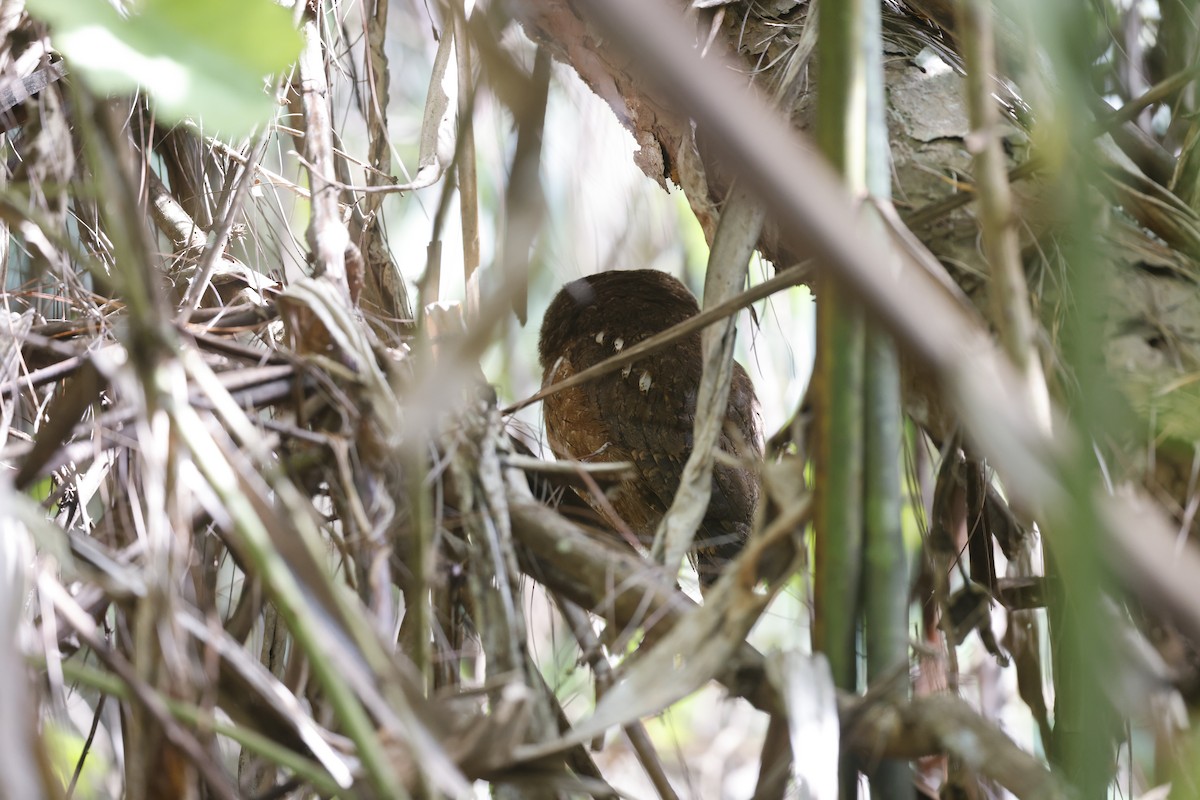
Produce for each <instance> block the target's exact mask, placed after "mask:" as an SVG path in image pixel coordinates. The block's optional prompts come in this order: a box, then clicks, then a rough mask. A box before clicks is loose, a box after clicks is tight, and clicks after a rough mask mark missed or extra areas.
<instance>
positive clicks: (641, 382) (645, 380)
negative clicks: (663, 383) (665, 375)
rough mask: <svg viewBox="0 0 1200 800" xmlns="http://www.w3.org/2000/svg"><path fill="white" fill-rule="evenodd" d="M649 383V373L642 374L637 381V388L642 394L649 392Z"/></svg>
mask: <svg viewBox="0 0 1200 800" xmlns="http://www.w3.org/2000/svg"><path fill="white" fill-rule="evenodd" d="M650 383H651V381H650V373H649V372H643V373H642V377H641V378H639V379H638V388H639V389H641V390H642V391H643V392H648V391H650Z"/></svg>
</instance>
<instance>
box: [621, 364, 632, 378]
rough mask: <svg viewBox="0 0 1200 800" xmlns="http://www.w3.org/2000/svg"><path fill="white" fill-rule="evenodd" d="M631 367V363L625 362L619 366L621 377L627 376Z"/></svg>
mask: <svg viewBox="0 0 1200 800" xmlns="http://www.w3.org/2000/svg"><path fill="white" fill-rule="evenodd" d="M632 369H633V364H626V365H625V366H623V367H621V377H622V378H628V377H629V373H630V371H631V370H632Z"/></svg>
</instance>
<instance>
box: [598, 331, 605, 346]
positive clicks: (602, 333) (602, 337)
mask: <svg viewBox="0 0 1200 800" xmlns="http://www.w3.org/2000/svg"><path fill="white" fill-rule="evenodd" d="M596 344H604V331H600V332H599V333H597V334H596Z"/></svg>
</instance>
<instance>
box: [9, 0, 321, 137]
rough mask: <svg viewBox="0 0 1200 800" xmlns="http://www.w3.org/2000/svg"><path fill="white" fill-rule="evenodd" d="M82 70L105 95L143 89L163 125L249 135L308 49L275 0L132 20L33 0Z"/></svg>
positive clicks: (205, 0) (169, 1)
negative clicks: (189, 124) (280, 77)
mask: <svg viewBox="0 0 1200 800" xmlns="http://www.w3.org/2000/svg"><path fill="white" fill-rule="evenodd" d="M28 8H29V11H30V13H32V14H34V15H36V16H37V17H40V18H41V19H43V20H45V21H46V22H47V23H49V24H50V26H51V29H52V31H53V36H52V39H53V42H54V46H55V47H56V48H57V49H58V50H59V51H60V52H61V53H62V54H63V55H64V56H66V57H67V59H68V61H69V62H70V65H71V69H72V72H73V74H76V75H79V76H80V77H82V78H83V80H84V81H85V82H86V83H87V84H88V86H89V87H91V89H92V90H93V91H95V92H97V93H99V94H117V93H125V92H132V91H135V90H137V89H141V90H142V91H144V92H145V93H146V94H147V95H148V96H149V97H150V98H151V99H152V101H153V103H154V107H155V111H156V113H157V114H158V115H159V117H160V119H163V120H165V121H168V122H177V121H179V120H182V119H184V118H187V117H191V118H193V119H197V120H199V121H202V122H203V124H204V126H205V127H206V128H207V129H208V132H211V133H214V134H215V133H216V132H218V131H220V132H221V133H222V134H223V135H225V136H238V135H242V134H245V133H248V132H249V131H250V130H251V129H252V128H253V127H254V126H255V125H259V124H261V123H263V122H266V121H267V120H269V119H270V118H271V116H272V114H273V112H274V110H275V103H274V100H273V98H272V97H271V96H270V95H268V93H267V91H266V85H265V83H264V79H265V78H266V76H268V75H270V74H272V73H276V72H279V71H281V70H283V69H286V68H287V67H288V66H289V65H290V64H291V63H292V62H293V61H294V60H295V59H296V56H297V55H298V54H299V52H300V46H301V44H302V42H301V38H300V34H299V32H297V31H296V29H295V28H294V27H293V26H292V18H291V12H289V11H288V10H286V9H284V8H281V7H280V6H278V5H276V4H275V3H273V2H272V1H271V0H145V2H142V3H141V4H139V6H138V7H137V9H136V11H135V13H134V14H132V15H130V16H128V17H123V16H121V15H120V14H119V13H118V12H117V11H116V9H114V8H113V6H112V5H111V4H110V3H109V2H108V1H107V0H29V2H28Z"/></svg>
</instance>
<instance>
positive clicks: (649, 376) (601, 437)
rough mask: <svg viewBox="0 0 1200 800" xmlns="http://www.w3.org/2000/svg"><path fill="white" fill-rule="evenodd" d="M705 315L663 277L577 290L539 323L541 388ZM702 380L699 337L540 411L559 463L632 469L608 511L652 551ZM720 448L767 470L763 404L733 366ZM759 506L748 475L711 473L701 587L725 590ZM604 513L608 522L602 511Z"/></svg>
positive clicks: (700, 552) (700, 549)
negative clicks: (727, 571)
mask: <svg viewBox="0 0 1200 800" xmlns="http://www.w3.org/2000/svg"><path fill="white" fill-rule="evenodd" d="M699 311H700V308H699V306H698V305H697V304H696V298H695V297H693V296H692V294H691V293H690V292H689V291H688V290H687V288H685V287H684V285H683V284H682V283H680V282H679V281H677V280H675V279H674V278H672V277H671V276H670V275H667V274H665V273H662V272H658V271H656V270H649V269H642V270H630V271H618V272H604V273H601V274H598V275H590V276H588V277H586V278H582V279H580V280H577V281H572V282H571V283H568V284H567V285H566V286H564V287H563V288H562V289H561V290H560V291H559V293H558V295H557V296H556V297H555V298H554V301H553V302H552V303H551V304H550V308H549V309H548V310H547V311H546V316H545V318H544V319H543V321H542V330H541V338H540V341H539V343H538V353H539V358H540V362H541V365H542V384H543V386H548V385H550V384H552V383H556V382H558V381H561V380H565V379H566V378H569V377H570V376H571V375H574V374H575V373H576V372H580V371H582V370H584V369H587V368H588V367H590V366H592V365H594V364H598V363H600V362H601V361H604V360H605V359H607V358H609V357H611V356H612V355H614V354H615V353H619V352H620V351H621V350H622V349H623V348H626V347H631V346H633V345H635V344H637V343H638V342H640V341H642V340H643V339H647V338H649V337H651V336H653V335H654V334H656V333H659V332H661V331H664V330H666V329H667V328H670V327H671V326H673V325H676V324H678V323H680V322H682V321H683V320H685V319H687V318H688V317H691V316H693V315H695V314H697V313H699ZM700 370H701V351H700V334H699V333H694V334H691V335H690V336H687V337H684V338H683V339H680V340H678V341H675V342H673V343H671V344H669V345H667V346H665V347H663V348H660V349H658V350H656V351H654V352H653V353H651V354H649V355H647V356H645V357H644V358H640V359H638V360H637V361H635V362H634V363H632V364H628V365H626V366H625V367H623V368H621V369H620V370H618V371H616V372H611V373H609V374H607V375H604V376H601V377H599V378H597V379H595V380H593V381H590V382H588V383H585V384H583V385H581V386H577V387H575V388H573V389H567V390H565V391H562V392H558V393H557V394H554V395H551V396H550V397H547V398H546V400H545V402H544V415H545V419H546V438H547V439H548V440H549V442H550V447H551V449H552V450H553V451H554V453H555V455H557V456H558V457H559V458H573V459H577V460H579V461H628V462H630V463H632V464H633V465H634V473H635V474H634V476H633V477H632V478H630V479H628V480H626V481H624V482H622V483H621V484H619V485H618V486H617V487H616V489H615V490H614V492H613V493H611V494H610V498H609V499H610V503H611V506H612V508H613V510H615V511H616V513H617V514H618V515H619V516H620V517H621V519H622V520H623V521H624V522H625V523H626V524H627V525H628V526H629V528H630V529H631V530H632V531H633V532H634V533H636V534H637V535H638V536H639V537H640V538H641V539H642V541H643V542H644V543H646V544H649V542H650V540H651V539H652V538H653V536H654V531H655V529H656V528H657V526H658V523H659V521H660V520H661V519H662V517H663V515H664V514H665V513H666V512H667V509H668V508H670V506H671V501H672V499H673V497H674V496H675V491H676V490H677V489H678V488H679V479H680V476H681V475H682V473H683V467H684V464H685V463H686V462H687V459H688V456H689V455H690V454H691V451H692V427H693V423H694V420H695V416H696V393H697V390H698V388H699V385H700ZM720 447H721V449H722V450H724V451H725V452H727V453H729V454H731V455H733V456H735V457H737V458H738V460H739V461H740V462H742V463H746V462H748V461H750V460H757V459H761V458H762V450H763V437H762V420H761V417H760V414H759V408H758V400H757V398H756V397H755V395H754V386H753V385H752V384H751V383H750V378H749V376H748V375H747V374H746V371H745V370H744V369H742V367H741V365H739V364H734V369H733V384H732V387H731V389H730V394H729V405H728V407H727V408H726V410H725V429H724V432H723V433H722V435H721V440H720ZM758 494H759V484H758V480H757V478H756V476H755V474H754V472H753V471H752V470H750V469H746V468H744V467H736V466H728V465H726V464H722V463H720V462H718V463H717V464H716V465H715V467H714V468H713V476H712V498H711V500H710V501H709V504H708V510H707V513H706V514H705V515H704V521H703V522H702V523H701V525H700V530H699V531H698V532H697V534H696V551H695V553H694V554H693V562H694V563H695V565H696V569H697V571H698V573H699V575H700V580H701V583H702V585H703V586H710V585H711V584H712V583H713V582H714V581H715V580H716V579H717V577H718V576H719V575H720V572H721V569H722V567H723V566H724V565H725V563H726V562H727V561H729V560H730V559H732V558H733V557H734V556H736V555H737V553H738V551H739V550H740V548H741V546H742V543H743V542H744V541H745V540H746V537H747V535H748V534H749V532H750V525H751V521H752V519H753V517H754V509H755V507H756V506H757V505H758ZM589 502H590V501H589ZM596 511H597V512H599V513H600V514H601V515H604V514H605V512H604V510H603V509H601V508H599V507H596ZM610 522H612V520H610Z"/></svg>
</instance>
